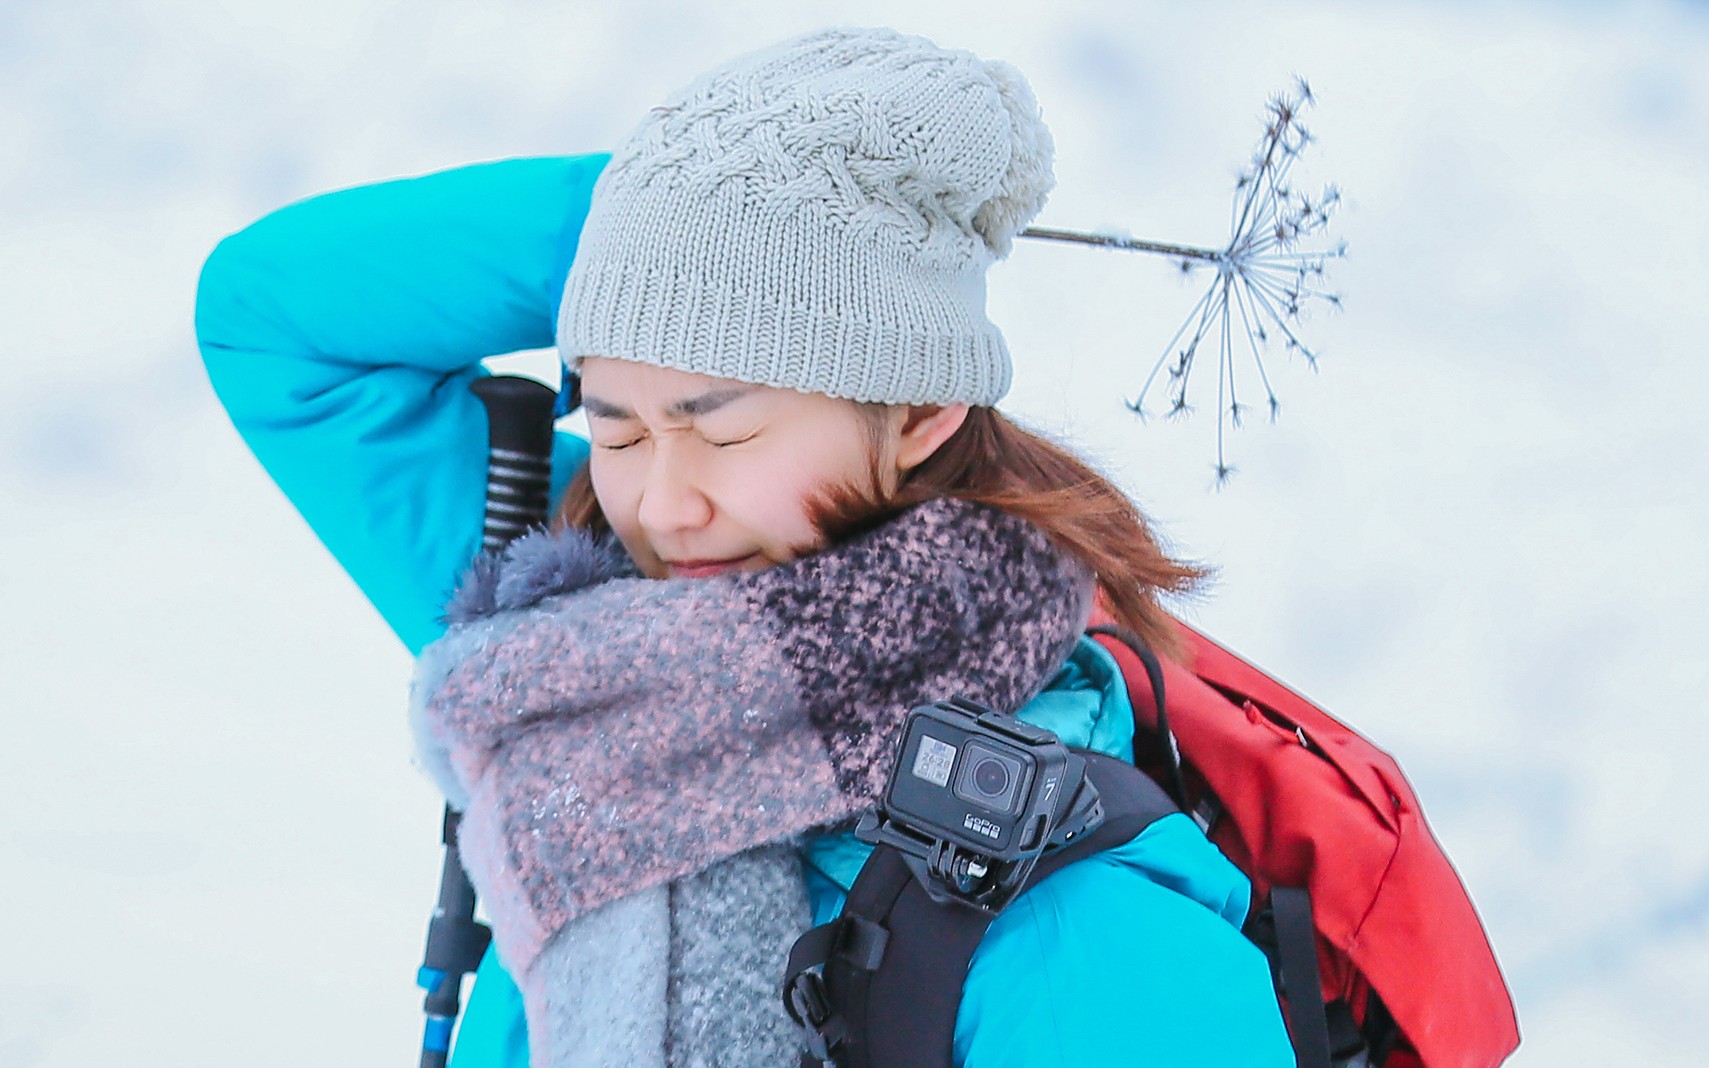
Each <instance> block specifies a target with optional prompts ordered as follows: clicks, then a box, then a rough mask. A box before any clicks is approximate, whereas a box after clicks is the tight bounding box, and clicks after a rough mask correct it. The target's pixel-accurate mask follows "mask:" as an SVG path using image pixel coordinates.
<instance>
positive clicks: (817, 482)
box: [737, 423, 871, 550]
mask: <svg viewBox="0 0 1709 1068" xmlns="http://www.w3.org/2000/svg"><path fill="white" fill-rule="evenodd" d="M870 478H871V475H870V471H869V469H868V462H867V455H866V446H865V438H864V435H863V434H862V433H861V432H860V430H859V428H858V427H857V428H847V427H843V426H840V425H837V424H834V423H827V424H822V425H821V426H819V427H817V428H812V429H811V430H810V431H808V432H804V433H800V434H795V435H790V436H789V437H788V438H780V439H779V440H778V441H777V442H775V443H774V444H773V446H772V447H770V448H768V449H767V450H766V453H765V455H764V456H763V457H755V462H754V464H753V465H752V466H751V467H750V468H749V469H748V470H747V471H745V472H744V473H743V477H742V479H741V481H740V486H739V488H738V490H737V492H739V493H740V495H741V497H742V498H743V502H744V503H743V511H744V513H745V523H744V525H746V526H748V527H749V528H750V529H752V530H754V531H756V532H761V533H764V534H766V535H768V540H769V541H771V542H774V543H776V544H778V545H780V546H789V547H792V548H794V549H797V550H799V549H801V548H805V547H809V546H811V547H817V545H818V543H819V533H818V531H817V530H816V529H815V528H814V526H813V524H812V522H811V520H810V517H809V513H808V506H809V504H810V502H813V501H816V500H818V499H820V498H822V497H823V496H824V495H825V493H826V491H828V490H830V489H833V488H840V487H844V486H851V485H852V486H855V487H857V488H859V487H865V486H866V484H867V483H868V482H869V481H870Z"/></svg>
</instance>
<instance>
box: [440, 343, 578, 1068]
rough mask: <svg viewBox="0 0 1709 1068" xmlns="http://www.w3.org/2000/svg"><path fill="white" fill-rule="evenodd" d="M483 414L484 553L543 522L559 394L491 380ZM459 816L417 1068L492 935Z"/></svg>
mask: <svg viewBox="0 0 1709 1068" xmlns="http://www.w3.org/2000/svg"><path fill="white" fill-rule="evenodd" d="M469 388H470V389H471V391H473V392H474V394H475V396H477V397H479V398H480V400H481V403H482V404H484V405H485V406H486V409H487V490H486V514H485V518H484V521H483V523H482V529H481V548H482V550H483V551H486V552H493V551H496V550H499V549H502V548H504V546H505V545H507V544H509V543H510V542H511V541H513V540H514V539H516V538H518V537H520V536H521V535H522V534H524V533H526V532H527V531H528V530H530V529H532V528H534V527H538V526H542V525H544V524H545V522H546V511H547V502H548V498H549V496H550V493H551V485H552V406H553V403H554V401H555V399H556V394H555V393H554V392H553V391H552V389H551V388H550V387H548V386H545V385H542V384H541V383H539V382H536V381H534V380H533V379H529V378H519V377H512V376H492V377H483V378H479V379H476V380H475V382H474V383H473V384H472V385H471V386H470V387H469ZM458 822H459V817H458V815H457V813H455V812H454V811H452V809H451V807H450V806H449V805H447V806H446V807H445V814H444V824H443V833H442V835H441V839H442V841H443V842H444V844H445V858H444V861H443V862H442V864H441V866H440V871H439V901H438V904H437V905H436V906H435V908H434V910H433V920H432V922H431V923H429V924H428V929H427V951H426V954H425V958H424V960H423V963H422V968H421V971H420V973H419V974H418V976H417V983H418V984H419V985H420V986H421V987H422V988H423V989H425V990H426V991H427V997H426V999H425V1000H424V1002H423V1004H422V1009H423V1012H425V1014H426V1016H427V1021H426V1026H425V1028H424V1030H423V1032H422V1041H421V1068H445V1061H446V1058H447V1057H448V1056H449V1054H450V1049H451V1033H452V1030H453V1028H454V1027H455V1026H456V1022H457V1013H458V1010H459V1009H460V1007H461V1003H462V983H463V976H464V975H466V974H468V973H469V972H472V971H474V970H475V968H476V967H477V966H478V965H479V964H480V960H481V957H482V955H483V954H485V952H486V948H487V944H488V942H489V940H490V939H491V937H492V932H491V931H490V930H489V929H488V928H487V927H486V925H484V924H480V923H476V922H475V889H474V887H473V886H471V885H470V883H469V876H468V874H467V873H466V872H465V871H464V870H463V862H462V858H461V857H460V856H459V855H458V850H457V825H458Z"/></svg>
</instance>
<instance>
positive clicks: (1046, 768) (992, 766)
mask: <svg viewBox="0 0 1709 1068" xmlns="http://www.w3.org/2000/svg"><path fill="white" fill-rule="evenodd" d="M1085 772H1086V761H1085V758H1083V757H1081V756H1079V755H1078V754H1076V753H1073V752H1071V751H1070V750H1069V748H1068V747H1067V746H1065V745H1063V744H1062V741H1061V740H1060V739H1058V738H1057V737H1056V735H1054V734H1052V733H1051V732H1049V731H1047V730H1043V729H1041V728H1039V727H1034V726H1032V725H1031V724H1028V723H1023V722H1022V721H1021V720H1019V719H1017V718H1015V717H1014V716H1012V715H1008V714H1007V713H1003V712H997V711H994V710H992V709H989V708H986V707H984V706H983V705H979V704H975V703H974V702H972V701H968V700H965V699H962V698H954V699H952V700H949V701H939V702H936V703H935V704H930V705H922V706H921V707H919V708H916V709H914V710H913V711H911V712H909V713H908V718H907V720H906V722H905V723H904V724H903V728H902V747H901V750H900V751H899V752H898V754H897V758H896V763H895V764H894V766H893V767H892V769H891V773H890V784H889V786H888V787H887V788H886V789H885V791H884V800H883V802H882V804H880V805H879V807H878V810H877V811H876V812H874V813H869V814H868V815H866V816H865V817H863V818H862V820H861V822H860V825H859V826H858V827H857V828H856V831H855V833H856V835H857V836H858V837H860V838H861V839H862V840H863V841H866V842H870V843H873V844H875V845H877V844H883V845H889V846H893V847H895V848H896V849H898V850H900V851H901V852H902V854H903V859H904V860H905V861H906V862H907V864H908V866H909V868H910V869H912V870H913V872H914V874H915V875H916V876H917V877H918V878H919V879H920V881H921V884H922V885H923V886H924V888H925V890H926V893H927V894H928V895H930V896H931V898H932V900H934V901H938V902H940V903H941V902H946V901H957V902H960V903H963V904H967V905H971V906H973V907H975V908H979V909H983V910H985V911H988V912H993V913H995V912H1000V911H1002V909H1003V908H1004V907H1005V906H1006V905H1008V903H1009V902H1010V901H1012V900H1014V898H1015V896H1016V895H1017V894H1019V893H1020V891H1021V888H1022V887H1023V886H1024V884H1025V883H1026V879H1027V876H1028V875H1029V874H1031V872H1032V869H1033V865H1034V864H1036V863H1037V862H1038V858H1039V857H1040V856H1041V855H1043V854H1044V853H1045V852H1046V851H1048V850H1051V849H1054V848H1057V847H1060V846H1063V845H1066V844H1068V843H1069V842H1070V841H1073V840H1074V839H1075V838H1078V837H1079V836H1081V835H1083V834H1085V833H1087V832H1088V831H1091V830H1093V829H1094V828H1096V827H1097V826H1098V824H1100V823H1101V822H1103V815H1104V814H1103V807H1102V806H1101V805H1100V804H1099V803H1098V792H1097V790H1096V789H1095V788H1094V787H1093V786H1092V784H1091V783H1090V782H1089V781H1087V779H1086V775H1085Z"/></svg>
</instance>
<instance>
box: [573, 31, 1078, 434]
mask: <svg viewBox="0 0 1709 1068" xmlns="http://www.w3.org/2000/svg"><path fill="white" fill-rule="evenodd" d="M1051 158H1052V144H1051V139H1050V132H1049V130H1047V129H1046V128H1045V125H1044V120H1043V119H1042V118H1041V117H1040V115H1039V109H1038V104H1037V103H1036V102H1035V101H1034V99H1033V95H1032V92H1031V90H1030V89H1029V88H1028V87H1027V84H1026V81H1025V80H1024V79H1023V78H1022V77H1021V74H1020V72H1019V71H1017V70H1015V69H1014V68H1013V67H1011V66H1009V65H1008V64H1006V63H1001V62H991V61H985V60H981V59H980V58H979V57H977V56H975V55H973V54H972V53H970V52H963V51H955V50H950V49H945V48H939V47H938V46H937V45H935V44H933V43H932V42H931V41H928V40H926V39H925V38H923V37H911V36H907V35H904V34H901V33H897V32H896V31H894V30H887V29H872V30H858V29H836V30H826V31H822V32H819V33H814V34H810V35H808V36H806V37H802V38H799V39H797V40H794V41H790V42H787V43H784V44H781V45H778V46H775V47H773V48H769V49H766V50H763V51H760V52H756V53H753V54H751V55H747V56H743V57H741V58H739V59H736V60H734V61H732V62H730V63H728V64H726V65H724V66H722V67H719V68H718V69H716V70H714V71H712V72H710V73H708V74H706V75H704V76H702V77H701V78H700V79H699V80H697V81H696V82H694V83H693V84H692V85H690V86H689V87H688V88H686V89H684V90H682V91H681V92H679V93H677V94H675V95H674V96H673V97H672V98H671V99H670V100H669V101H668V102H666V103H665V104H663V105H661V106H659V107H655V108H653V109H652V111H651V112H650V113H649V114H648V116H647V118H646V120H645V121H643V122H642V123H641V125H640V127H639V128H637V129H636V131H635V133H634V134H633V135H631V136H630V138H629V140H628V141H627V142H626V143H624V144H623V146H622V147H621V148H619V149H618V150H617V152H616V153H615V154H614V155H613V157H612V160H611V162H610V164H609V165H608V166H607V167H606V169H605V172H604V173H603V174H602V175H601V176H600V178H599V181H598V183H597V184H596V185H595V186H594V191H593V204H592V208H591V210H590V211H589V213H588V217H587V222H586V224H585V227H584V228H583V230H582V237H581V244H580V246H579V248H578V250H577V252H576V258H575V261H574V263H573V265H572V266H571V268H570V273H569V278H568V280H567V282H566V283H565V288H564V299H563V304H562V306H561V308H560V310H559V314H558V349H559V353H560V355H561V356H562V357H563V360H564V363H565V366H566V367H568V368H572V369H573V368H575V367H576V366H577V364H578V362H579V361H580V359H581V358H582V357H584V356H610V357H616V358H619V359H626V360H637V361H640V362H643V363H649V364H656V365H658V366H661V367H671V368H677V369H680V370H684V371H694V372H698V373H700V374H707V375H714V376H717V377H721V378H731V379H735V380H737V381H742V382H753V383H758V384H762V385H770V386H782V387H787V388H791V389H797V390H802V391H805V392H810V393H824V394H829V395H831V396H835V397H846V398H849V399H851V400H857V401H878V402H884V403H892V404H952V403H957V402H965V403H968V404H976V405H989V404H994V403H996V402H997V400H998V399H999V398H1001V397H1002V396H1003V395H1004V394H1005V393H1006V392H1007V391H1008V388H1009V380H1010V375H1011V369H1010V364H1009V352H1008V347H1007V346H1006V345H1005V344H1004V343H1003V335H1002V334H1001V333H1000V332H999V331H998V330H997V328H996V327H995V326H994V325H992V323H991V321H990V320H989V319H987V318H986V316H985V271H986V268H988V267H989V266H990V265H991V264H992V263H993V262H995V261H996V260H997V259H1000V258H1002V257H1003V256H1006V255H1007V254H1008V252H1009V247H1010V243H1011V241H1012V240H1013V238H1014V237H1015V235H1016V234H1017V233H1019V232H1020V230H1021V229H1022V228H1023V227H1024V226H1026V224H1027V222H1028V221H1029V220H1030V219H1032V217H1033V216H1034V215H1036V214H1037V213H1038V211H1039V209H1040V208H1041V207H1043V206H1044V200H1045V196H1046V195H1047V194H1048V193H1049V192H1050V189H1051V188H1052V186H1053V185H1054V184H1055V179H1054V177H1053V176H1052V174H1051Z"/></svg>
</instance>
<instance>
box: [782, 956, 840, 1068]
mask: <svg viewBox="0 0 1709 1068" xmlns="http://www.w3.org/2000/svg"><path fill="white" fill-rule="evenodd" d="M785 994H786V995H787V996H786V997H785V998H784V1006H785V1008H787V1009H788V1010H789V1018H790V1019H792V1020H794V1021H795V1023H796V1024H797V1025H798V1026H799V1027H800V1028H801V1032H802V1035H803V1036H804V1037H805V1038H806V1040H807V1052H808V1054H809V1055H810V1056H812V1057H813V1058H815V1059H816V1060H817V1061H818V1062H819V1063H821V1064H835V1063H836V1058H835V1055H834V1053H835V1050H836V1049H837V1047H838V1046H840V1045H842V1043H843V1039H844V1038H845V1037H846V1035H847V1033H848V1027H847V1025H846V1024H844V1023H843V1021H842V1018H841V1017H836V1016H834V1015H833V1014H832V1012H831V1001H830V999H829V998H828V997H826V996H825V980H824V979H823V978H822V977H821V976H820V975H819V973H818V972H802V973H801V974H800V975H797V976H796V977H795V978H794V979H791V980H790V982H789V988H788V990H786V991H785Z"/></svg>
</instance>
